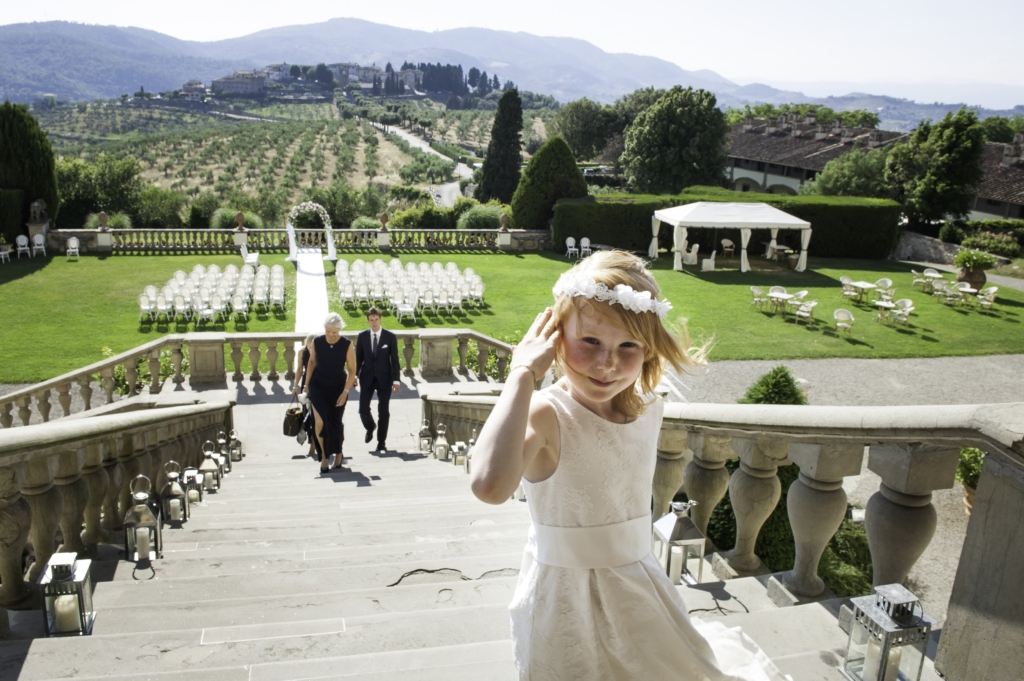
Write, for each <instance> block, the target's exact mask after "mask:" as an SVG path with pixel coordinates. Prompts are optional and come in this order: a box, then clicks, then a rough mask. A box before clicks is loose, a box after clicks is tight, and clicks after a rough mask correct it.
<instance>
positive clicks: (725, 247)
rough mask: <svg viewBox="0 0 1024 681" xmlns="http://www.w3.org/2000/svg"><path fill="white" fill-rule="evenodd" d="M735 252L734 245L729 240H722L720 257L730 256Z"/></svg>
mask: <svg viewBox="0 0 1024 681" xmlns="http://www.w3.org/2000/svg"><path fill="white" fill-rule="evenodd" d="M735 252H736V244H734V243H733V242H732V241H731V240H730V239H722V256H723V257H724V256H727V255H728V256H731V255H733V254H734V253H735Z"/></svg>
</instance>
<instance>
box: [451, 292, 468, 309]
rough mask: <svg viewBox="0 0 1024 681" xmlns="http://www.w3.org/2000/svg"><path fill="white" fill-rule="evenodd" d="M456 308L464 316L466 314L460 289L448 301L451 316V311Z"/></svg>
mask: <svg viewBox="0 0 1024 681" xmlns="http://www.w3.org/2000/svg"><path fill="white" fill-rule="evenodd" d="M456 307H457V308H459V312H461V313H463V314H465V313H466V310H464V309H463V307H462V291H460V290H458V289H456V290H455V292H454V293H453V294H452V295H451V298H449V299H448V313H449V314H451V311H452V310H453V309H455V308H456Z"/></svg>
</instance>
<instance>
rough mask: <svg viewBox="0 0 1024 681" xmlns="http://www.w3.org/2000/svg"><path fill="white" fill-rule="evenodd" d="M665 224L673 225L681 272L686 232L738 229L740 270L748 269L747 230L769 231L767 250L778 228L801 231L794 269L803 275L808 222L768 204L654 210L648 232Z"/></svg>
mask: <svg viewBox="0 0 1024 681" xmlns="http://www.w3.org/2000/svg"><path fill="white" fill-rule="evenodd" d="M661 222H665V223H668V224H670V225H672V226H673V227H674V228H675V230H674V233H673V237H674V239H673V240H674V243H673V247H672V250H673V251H675V265H674V268H675V269H676V270H682V269H683V265H682V253H683V251H685V250H686V237H687V230H688V229H690V228H695V227H704V228H720V229H738V230H740V234H741V235H742V239H741V242H742V250H741V251H740V271H741V272H747V271H749V270H750V262H749V261H748V260H747V243H749V241H750V230H752V229H770V230H771V231H772V242H771V244H770V245H769V246H768V248H769V250H772V251H774V250H775V237H776V236H777V235H778V230H780V229H799V230H801V232H800V260H799V261H798V262H797V266H796V270H797V271H798V272H803V271H804V270H805V269H807V246H808V244H809V243H810V241H811V223H809V222H806V221H804V220H801V219H800V218H797V217H794V216H792V215H790V214H789V213H784V212H783V211H781V210H779V209H778V208H773V207H772V206H769V205H768V204H767V203H715V202H709V201H698V202H697V203H688V204H686V205H685V206H675V207H673V208H663V209H662V210H656V211H654V218H653V221H652V229H651V231H652V232H653V233H654V234H655V235H657V233H658V227H659V226H660V225H659V224H658V223H661Z"/></svg>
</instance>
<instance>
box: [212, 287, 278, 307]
mask: <svg viewBox="0 0 1024 681" xmlns="http://www.w3.org/2000/svg"><path fill="white" fill-rule="evenodd" d="M212 300H213V299H212V297H211V305H212V304H213V303H212ZM261 307H262V308H263V311H264V312H270V302H269V301H268V300H267V289H265V288H263V287H262V286H257V287H256V288H254V289H253V291H252V309H254V310H256V311H257V312H259V308H261Z"/></svg>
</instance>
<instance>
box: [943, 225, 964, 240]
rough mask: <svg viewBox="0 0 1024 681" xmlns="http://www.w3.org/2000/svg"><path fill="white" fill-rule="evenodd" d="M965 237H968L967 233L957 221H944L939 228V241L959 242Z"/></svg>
mask: <svg viewBox="0 0 1024 681" xmlns="http://www.w3.org/2000/svg"><path fill="white" fill-rule="evenodd" d="M965 238H967V233H966V232H965V231H964V230H963V229H962V228H961V227H960V226H959V225H957V224H956V223H955V222H946V223H943V225H942V227H940V228H939V241H945V242H946V243H947V244H959V243H960V242H961V241H963V240H964V239H965Z"/></svg>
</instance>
